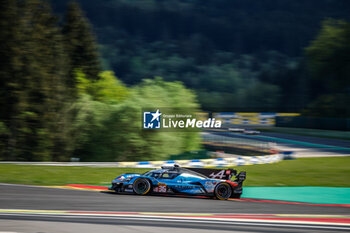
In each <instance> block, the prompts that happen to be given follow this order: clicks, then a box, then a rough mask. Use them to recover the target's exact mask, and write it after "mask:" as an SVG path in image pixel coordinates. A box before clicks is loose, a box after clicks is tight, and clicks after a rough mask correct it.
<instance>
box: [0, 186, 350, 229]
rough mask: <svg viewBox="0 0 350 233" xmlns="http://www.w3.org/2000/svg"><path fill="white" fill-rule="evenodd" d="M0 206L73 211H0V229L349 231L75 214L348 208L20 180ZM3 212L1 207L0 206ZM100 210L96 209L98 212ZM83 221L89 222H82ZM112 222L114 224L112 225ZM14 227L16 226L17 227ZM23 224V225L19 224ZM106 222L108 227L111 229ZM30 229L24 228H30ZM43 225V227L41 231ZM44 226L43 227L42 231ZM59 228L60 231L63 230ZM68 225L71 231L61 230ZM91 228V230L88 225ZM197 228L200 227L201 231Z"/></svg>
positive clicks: (2, 189)
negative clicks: (127, 191) (129, 192)
mask: <svg viewBox="0 0 350 233" xmlns="http://www.w3.org/2000/svg"><path fill="white" fill-rule="evenodd" d="M0 209H1V210H4V209H11V210H47V212H49V211H52V210H56V211H59V210H62V211H75V212H76V214H75V215H74V216H70V215H64V213H58V214H56V215H52V214H51V215H50V214H46V215H45V214H32V213H8V212H1V211H0V232H1V231H2V230H6V231H12V232H38V229H40V232H77V231H80V230H79V229H85V228H86V230H84V232H90V231H89V229H90V230H91V232H96V231H97V230H96V229H100V228H101V230H99V231H101V232H105V231H106V232H107V231H110V229H113V226H111V225H114V227H119V229H122V230H121V232H164V231H169V232H180V231H181V230H179V228H186V229H185V230H186V232H216V231H220V232H225V231H231V232H232V231H235V232H334V231H349V230H350V226H349V225H347V226H334V225H333V226H328V225H326V224H323V225H319V224H317V225H315V224H303V225H295V224H294V225H293V224H276V223H262V222H247V221H245V220H242V221H236V222H226V221H221V222H218V221H214V220H201V219H200V220H193V219H187V220H183V219H182V220H181V219H180V218H178V219H160V218H144V217H142V216H141V217H140V216H133V217H128V216H127V217H125V216H102V215H101V216H95V215H93V214H91V213H90V214H89V216H86V215H85V216H81V215H79V213H83V212H84V211H103V213H107V214H108V213H110V211H114V212H119V213H123V212H125V213H129V214H130V212H155V213H184V214H185V213H221V214H224V213H227V214H289V215H293V214H304V215H305V214H310V215H311V214H322V215H348V214H349V213H350V208H349V207H329V206H307V205H294V204H279V203H264V202H248V201H219V200H213V199H201V198H193V197H188V198H187V197H163V196H136V195H118V194H114V193H109V192H93V191H81V190H66V189H55V188H47V187H35V186H25V185H6V184H0ZM5 211H6V210H5ZM101 213H102V212H101ZM86 224H90V225H91V226H90V225H89V227H87V225H86ZM115 225H118V226H115ZM20 226H21V227H22V228H20ZM25 226H27V228H25V229H24V230H23V227H25ZM111 227H112V228H111ZM32 228H33V229H34V230H33V231H30V229H32ZM45 229H46V230H47V231H45ZM48 229H49V230H48ZM62 229H65V230H66V231H63V230H62ZM67 229H70V230H71V231H67ZM92 229H94V230H92ZM201 230H202V231H201Z"/></svg>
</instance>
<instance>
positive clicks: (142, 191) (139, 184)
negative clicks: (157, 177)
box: [133, 178, 151, 195]
mask: <svg viewBox="0 0 350 233" xmlns="http://www.w3.org/2000/svg"><path fill="white" fill-rule="evenodd" d="M133 189H134V192H135V193H136V194H139V195H146V194H147V193H149V192H150V190H151V183H150V182H149V180H148V179H145V178H138V179H136V180H135V182H134V183H133Z"/></svg>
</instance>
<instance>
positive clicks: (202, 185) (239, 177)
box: [109, 165, 246, 200]
mask: <svg viewBox="0 0 350 233" xmlns="http://www.w3.org/2000/svg"><path fill="white" fill-rule="evenodd" d="M231 178H233V180H231ZM245 178H246V172H243V171H242V172H240V173H239V174H237V171H236V170H233V169H207V168H182V167H179V166H178V165H174V166H162V168H161V169H157V170H151V171H148V172H146V173H144V174H137V173H126V174H123V175H121V176H118V177H117V178H115V179H114V180H113V181H112V186H111V187H110V188H109V189H110V190H114V191H115V192H117V193H124V192H129V193H136V194H139V195H146V194H150V193H160V194H186V195H200V196H211V197H216V198H218V199H220V200H226V199H228V198H240V196H241V194H242V183H243V181H244V180H245Z"/></svg>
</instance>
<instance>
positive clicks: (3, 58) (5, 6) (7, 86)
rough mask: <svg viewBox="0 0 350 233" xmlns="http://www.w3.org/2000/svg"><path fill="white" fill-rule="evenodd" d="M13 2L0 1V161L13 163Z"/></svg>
mask: <svg viewBox="0 0 350 233" xmlns="http://www.w3.org/2000/svg"><path fill="white" fill-rule="evenodd" d="M18 12H19V8H18V5H17V1H16V0H1V1H0V31H1V33H0V46H1V47H0V121H2V124H3V127H4V128H7V130H6V133H5V132H4V131H3V132H2V135H1V138H0V140H1V142H0V143H1V146H2V150H1V151H0V153H1V154H0V158H2V159H15V157H14V153H15V148H16V146H17V139H16V135H17V131H18V127H17V125H18V120H17V119H16V118H15V117H14V116H18V114H19V110H18V102H19V98H18V94H19V92H20V91H21V90H20V83H21V76H20V70H21V67H22V56H23V54H22V51H23V50H22V48H21V41H22V40H23V33H22V32H21V28H20V15H19V14H18Z"/></svg>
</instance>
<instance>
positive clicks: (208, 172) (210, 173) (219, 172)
mask: <svg viewBox="0 0 350 233" xmlns="http://www.w3.org/2000/svg"><path fill="white" fill-rule="evenodd" d="M185 169H187V170H190V171H193V172H196V173H199V174H201V175H204V176H206V177H208V178H212V179H221V180H231V178H232V177H233V176H235V177H236V180H235V181H237V182H243V181H244V180H245V176H246V172H240V173H239V174H238V175H237V170H234V169H214V168H199V167H186V168H185Z"/></svg>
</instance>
